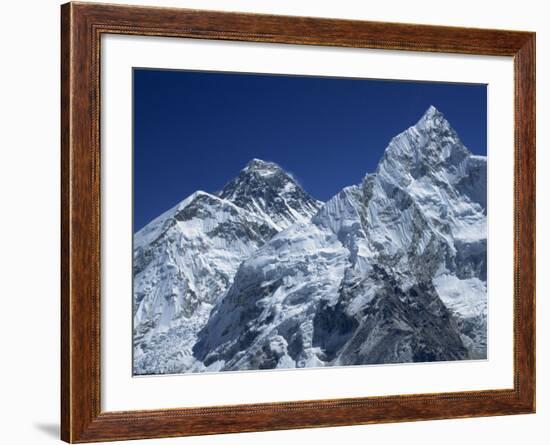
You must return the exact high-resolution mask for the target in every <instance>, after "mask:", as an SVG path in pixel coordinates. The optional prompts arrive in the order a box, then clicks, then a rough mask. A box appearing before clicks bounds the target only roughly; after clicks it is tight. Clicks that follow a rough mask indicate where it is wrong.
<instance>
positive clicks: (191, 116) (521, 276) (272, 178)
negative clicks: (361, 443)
mask: <svg viewBox="0 0 550 445" xmlns="http://www.w3.org/2000/svg"><path fill="white" fill-rule="evenodd" d="M61 17H62V27H61V32H62V47H61V62H62V67H61V68H62V79H61V80H62V91H61V102H62V132H61V136H62V137H61V146H62V178H61V184H62V187H61V188H62V245H61V252H62V277H61V282H62V295H61V313H62V339H61V352H62V375H61V391H62V392H61V399H62V412H61V435H62V439H63V440H65V441H67V442H71V443H74V442H94V441H108V440H124V439H140V438H154V437H175V436H186V435H201V434H215V433H228V432H245V431H263V430H277V429H288V428H307V427H319V426H338V425H352V424H367V423H380V422H401V421H413V420H427V419H442V418H458V417H474V416H492V415H508V414H523V413H533V412H534V411H535V229H534V226H535V34H534V33H530V32H518V31H503V30H487V29H466V28H450V27H439V26H425V25H408V24H395V23H392V24H390V23H379V22H361V21H347V20H334V19H320V18H306V17H287V16H268V15H255V14H240V13H222V12H213V11H197V10H186V9H173V8H147V7H134V6H117V5H106V4H101V5H100V4H92V3H86V4H82V3H67V4H65V5H63V6H62V9H61Z"/></svg>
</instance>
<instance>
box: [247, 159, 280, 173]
mask: <svg viewBox="0 0 550 445" xmlns="http://www.w3.org/2000/svg"><path fill="white" fill-rule="evenodd" d="M243 171H248V172H250V171H254V172H257V173H260V174H261V173H266V174H275V173H277V172H282V168H281V167H279V166H278V165H277V164H276V163H275V162H269V161H264V160H262V159H256V158H254V159H252V160H251V161H250V162H249V163H248V164H246V167H245V168H244V169H243Z"/></svg>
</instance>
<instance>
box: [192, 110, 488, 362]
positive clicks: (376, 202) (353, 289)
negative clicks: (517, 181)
mask: <svg viewBox="0 0 550 445" xmlns="http://www.w3.org/2000/svg"><path fill="white" fill-rule="evenodd" d="M486 187H487V184H486V158H485V157H481V156H474V155H472V154H471V153H470V152H469V150H468V149H467V148H466V147H465V146H464V145H463V144H462V142H461V141H460V139H459V137H458V135H457V134H456V132H455V131H454V130H453V128H452V127H451V125H450V124H449V122H448V121H447V120H446V119H445V118H444V116H443V115H442V114H441V113H440V112H439V111H438V110H436V109H435V108H434V107H430V108H429V109H428V110H427V111H426V113H425V114H424V115H423V116H422V118H421V119H420V120H419V121H418V122H417V123H416V125H414V126H412V127H410V128H408V129H407V130H405V131H404V132H403V133H401V134H399V135H398V136H396V137H395V138H393V139H392V140H391V142H390V143H389V145H388V147H387V148H386V150H385V152H384V155H383V157H382V159H381V161H380V163H379V165H378V167H377V169H376V171H375V172H374V173H372V174H367V175H366V176H365V178H364V180H363V181H362V183H361V184H358V185H355V186H350V187H347V188H345V189H344V190H342V191H341V192H340V193H338V194H337V195H336V196H334V197H333V198H332V199H330V200H329V201H328V202H327V203H326V204H325V205H324V206H323V207H322V208H320V210H319V211H318V212H317V213H316V214H315V215H314V216H313V217H312V218H311V219H310V220H309V221H298V222H296V223H295V224H293V225H291V226H289V227H287V228H286V229H285V230H283V231H281V232H279V233H277V234H276V235H275V236H274V237H273V238H272V239H271V240H270V241H269V242H267V243H266V244H264V245H263V246H262V247H260V248H259V249H258V250H256V251H255V252H254V253H253V254H251V256H250V257H249V258H248V259H246V260H245V261H243V262H242V263H241V264H240V266H239V268H238V270H237V273H236V275H235V277H234V280H233V284H232V285H231V287H230V288H229V290H228V291H227V293H226V295H225V297H224V298H223V299H221V300H220V301H219V302H218V304H217V305H216V307H215V308H214V310H213V311H212V313H211V315H210V318H209V320H208V322H207V323H206V324H205V326H204V327H203V328H202V329H201V331H200V332H199V333H198V339H197V341H196V343H195V345H194V347H193V354H194V357H195V358H196V360H198V363H200V365H199V366H198V367H197V368H196V370H209V371H218V370H241V369H266V368H294V367H311V366H327V365H358V364H374V363H402V362H420V361H443V360H461V359H479V358H485V357H486V354H487V351H486V317H487V313H486V312H487V297H486V287H487V264H486V245H487V228H486V220H487V209H486V205H487V204H486Z"/></svg>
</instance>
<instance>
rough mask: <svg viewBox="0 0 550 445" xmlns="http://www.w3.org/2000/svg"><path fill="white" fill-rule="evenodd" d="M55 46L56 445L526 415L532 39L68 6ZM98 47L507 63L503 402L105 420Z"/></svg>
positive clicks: (355, 402) (477, 395) (373, 403)
mask: <svg viewBox="0 0 550 445" xmlns="http://www.w3.org/2000/svg"><path fill="white" fill-rule="evenodd" d="M61 34H62V43H61V86H62V87H61V110H62V112H61V149H62V150H61V151H62V156H61V171H62V177H61V200H62V201H61V202H62V209H61V221H62V225H61V233H62V243H61V269H62V272H61V314H62V316H61V333H62V339H61V370H62V372H61V437H62V439H63V440H65V441H67V442H71V443H76V442H94V441H107V440H124V439H140V438H154V437H175V436H186V435H201V434H216V433H231V432H245V431H265V430H281V429H289V428H308V427H322V426H339V425H352V424H369V423H382V422H403V421H413V420H428V419H443V418H460V417H477V416H496V415H508V414H520V413H533V412H535V34H534V33H530V32H518V31H501V30H486V29H467V28H454V27H440V26H426V25H409V24H394V23H392V24H390V23H380V22H362V21H349V20H333V19H321V18H305V17H286V16H271V15H255V14H241V13H222V12H212V11H197V10H186V9H173V8H148V7H134V6H117V5H107V4H92V3H67V4H65V5H63V6H62V7H61ZM103 34H127V35H138V36H139V35H144V36H167V37H178V38H193V39H221V40H238V41H247V42H276V43H287V44H300V45H324V46H339V47H353V48H379V49H391V50H409V51H428V52H446V53H461V54H477V55H497V56H512V57H513V59H514V70H515V80H514V82H515V86H514V88H515V128H514V134H515V171H514V184H515V191H514V203H515V210H514V253H513V254H514V271H515V272H514V387H513V389H509V390H484V391H473V392H471V391H470V392H455V393H436V394H417V395H400V396H384V397H367V398H349V399H331V400H310V401H308V400H305V401H299V402H286V403H265V404H248V405H236V406H218V407H216V406H213V407H209V408H182V409H166V410H151V411H129V412H102V410H101V403H100V383H101V382H100V360H101V348H100V337H101V330H100V305H101V295H100V279H101V277H100V231H101V227H100V199H101V196H100V181H101V177H100V162H101V159H100V137H99V132H100V120H99V114H100V110H101V108H100V54H101V45H100V38H101V36H102V35H103ZM510 254H512V252H510Z"/></svg>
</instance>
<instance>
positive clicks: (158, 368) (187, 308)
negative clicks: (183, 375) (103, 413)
mask: <svg viewBox="0 0 550 445" xmlns="http://www.w3.org/2000/svg"><path fill="white" fill-rule="evenodd" d="M267 169H269V175H268V174H267V173H266V170H267ZM264 175H265V177H266V178H267V180H266V181H262V180H261V179H260V178H263V177H264ZM257 177H258V180H257V181H256V182H258V183H260V182H261V187H260V186H259V185H258V187H256V186H254V181H252V180H253V179H254V180H255V179H256V178H257ZM274 179H276V180H274ZM247 185H248V187H245V186H247ZM229 190H234V191H235V192H234V193H233V195H231V196H229V194H227V195H226V194H224V193H223V192H222V193H221V196H216V195H212V194H209V193H206V192H200V191H199V192H196V193H194V194H193V195H191V196H190V197H188V198H187V199H185V200H184V201H182V202H181V203H180V204H178V205H177V206H175V207H174V208H172V209H170V210H168V211H167V212H165V213H164V214H162V215H161V216H159V217H158V218H156V219H155V220H153V221H152V222H150V223H149V224H148V225H146V226H145V227H144V228H142V229H141V230H140V231H139V232H137V233H136V234H135V236H134V272H133V273H134V373H135V374H150V373H175V372H182V371H185V370H188V369H190V368H192V367H193V366H194V363H195V359H194V358H193V357H192V354H191V352H190V351H191V348H192V346H193V345H194V342H195V339H196V333H197V332H198V331H199V330H200V329H201V328H202V327H203V325H204V324H205V323H206V321H207V319H208V316H209V314H210V310H211V309H212V307H213V305H214V304H216V303H217V302H218V301H219V300H220V299H221V298H222V297H223V295H224V293H225V292H226V290H227V289H228V288H229V286H230V285H231V283H232V282H233V277H234V275H235V272H236V271H237V268H238V266H239V264H240V263H241V262H242V261H243V260H244V259H246V258H247V257H248V256H250V255H251V254H252V253H253V252H254V251H256V250H257V249H258V248H259V247H260V246H262V245H263V244H264V243H265V242H266V241H268V240H269V239H271V238H272V237H273V235H275V234H276V233H277V232H278V231H280V230H281V228H283V227H286V226H288V225H290V224H292V223H293V222H295V221H303V220H307V219H309V218H310V217H311V216H312V215H313V213H315V212H316V211H317V209H318V208H319V204H318V203H317V202H316V201H314V200H313V199H312V198H311V197H309V195H307V194H306V193H305V192H303V190H302V189H301V188H300V186H299V185H298V184H297V183H296V182H295V181H294V180H293V179H292V178H291V177H290V176H288V175H286V174H285V173H284V172H283V171H282V170H281V169H280V168H279V167H278V166H276V165H275V164H272V163H264V162H262V161H259V160H255V161H253V162H252V163H249V164H248V165H247V167H246V168H245V169H244V170H243V171H242V172H241V173H240V174H239V176H238V177H237V178H236V179H235V180H233V181H232V182H231V183H229V184H228V185H227V186H226V187H225V188H224V191H229ZM225 196H227V199H225ZM266 196H269V197H270V199H272V201H275V202H278V203H279V207H280V209H281V212H280V214H278V213H277V208H275V207H273V205H271V204H270V205H265V201H264V200H263V197H266ZM274 197H275V198H276V199H275V198H274ZM235 203H237V204H241V205H242V206H239V205H236V204H235Z"/></svg>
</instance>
